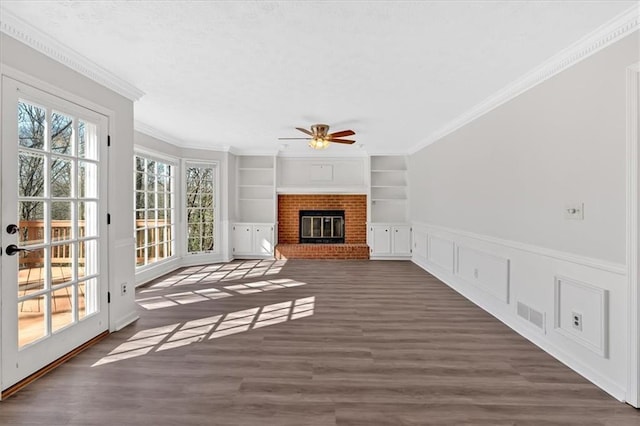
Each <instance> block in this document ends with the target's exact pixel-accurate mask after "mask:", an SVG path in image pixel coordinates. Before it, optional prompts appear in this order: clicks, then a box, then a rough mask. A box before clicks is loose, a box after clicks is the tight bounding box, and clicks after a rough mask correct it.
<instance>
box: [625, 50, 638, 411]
mask: <svg viewBox="0 0 640 426" xmlns="http://www.w3.org/2000/svg"><path fill="white" fill-rule="evenodd" d="M639 78H640V62H639V63H636V64H634V65H631V66H629V67H628V68H627V167H626V169H627V242H626V244H627V249H626V252H627V256H626V257H627V262H626V263H627V265H626V266H627V283H628V287H627V292H628V294H627V296H628V297H627V300H628V318H629V339H628V344H629V356H628V366H627V373H628V374H627V377H628V383H627V396H626V400H627V403H629V404H631V405H632V406H634V407H636V408H638V407H640V336H638V333H640V315H638V309H640V291H639V285H640V283H639V281H640V269H639V266H640V265H639V262H638V255H639V253H638V247H639V245H640V228H639V227H638V226H639V221H640V218H639V214H640V204H639V203H640V194H639V191H640V182H639V175H638V165H639V164H640V141H639V140H638V136H639V135H638V125H640V122H639V120H638V114H639V113H640V107H639V103H640V87H639V86H640V85H639V83H638V81H639Z"/></svg>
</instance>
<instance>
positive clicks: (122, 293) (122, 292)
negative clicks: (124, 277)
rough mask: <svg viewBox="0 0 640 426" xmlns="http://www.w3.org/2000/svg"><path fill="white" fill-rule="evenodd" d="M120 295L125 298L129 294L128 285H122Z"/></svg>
mask: <svg viewBox="0 0 640 426" xmlns="http://www.w3.org/2000/svg"><path fill="white" fill-rule="evenodd" d="M120 294H121V295H122V296H124V295H125V294H127V283H122V284H121V285H120Z"/></svg>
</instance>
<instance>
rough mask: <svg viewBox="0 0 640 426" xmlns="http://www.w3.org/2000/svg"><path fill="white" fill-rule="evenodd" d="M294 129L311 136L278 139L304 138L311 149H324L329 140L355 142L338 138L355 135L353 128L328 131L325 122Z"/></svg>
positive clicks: (348, 143)
mask: <svg viewBox="0 0 640 426" xmlns="http://www.w3.org/2000/svg"><path fill="white" fill-rule="evenodd" d="M296 130H299V131H301V132H302V133H304V134H307V135H309V136H311V138H278V139H280V140H285V139H286V140H291V139H297V140H305V141H309V147H311V148H313V149H326V148H327V147H328V146H329V143H330V142H335V143H343V144H347V145H351V144H353V143H355V141H354V140H347V139H339V138H342V137H344V136H352V135H355V134H356V132H354V131H353V130H341V131H339V132H333V133H329V125H327V124H314V125H312V126H311V130H307V129H304V128H302V127H296Z"/></svg>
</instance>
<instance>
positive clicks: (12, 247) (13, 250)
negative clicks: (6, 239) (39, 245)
mask: <svg viewBox="0 0 640 426" xmlns="http://www.w3.org/2000/svg"><path fill="white" fill-rule="evenodd" d="M21 251H30V250H28V249H24V248H20V247H18V246H17V245H15V244H9V245H8V246H7V248H6V249H4V252H5V253H6V254H7V256H13V255H15V254H16V253H18V252H21Z"/></svg>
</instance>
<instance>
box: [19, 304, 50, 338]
mask: <svg viewBox="0 0 640 426" xmlns="http://www.w3.org/2000/svg"><path fill="white" fill-rule="evenodd" d="M45 303H46V299H45V295H40V296H37V297H34V298H31V299H26V300H21V301H20V302H18V344H19V347H20V348H21V347H23V346H24V345H28V344H29V343H33V342H35V341H36V340H38V339H41V338H43V337H44V336H45V335H46V321H45V318H44V313H45V312H46V309H45Z"/></svg>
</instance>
